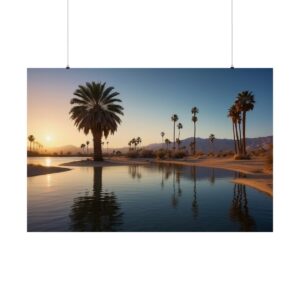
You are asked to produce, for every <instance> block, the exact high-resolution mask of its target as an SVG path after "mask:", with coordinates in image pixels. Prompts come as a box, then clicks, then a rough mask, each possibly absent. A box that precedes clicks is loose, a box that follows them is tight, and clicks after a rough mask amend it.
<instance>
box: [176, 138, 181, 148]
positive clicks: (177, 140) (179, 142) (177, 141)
mask: <svg viewBox="0 0 300 300" xmlns="http://www.w3.org/2000/svg"><path fill="white" fill-rule="evenodd" d="M176 144H177V150H179V146H180V144H181V140H180V139H179V138H177V139H176Z"/></svg>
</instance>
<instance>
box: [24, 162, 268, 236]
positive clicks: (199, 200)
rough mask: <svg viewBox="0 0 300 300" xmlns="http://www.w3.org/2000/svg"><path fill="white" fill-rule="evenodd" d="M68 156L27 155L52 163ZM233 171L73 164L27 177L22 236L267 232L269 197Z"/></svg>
mask: <svg viewBox="0 0 300 300" xmlns="http://www.w3.org/2000/svg"><path fill="white" fill-rule="evenodd" d="M73 160H76V158H74V157H72V158H63V157H62V158H50V159H49V158H48V159H47V158H30V159H28V162H29V163H40V164H43V165H53V166H55V165H59V164H60V163H62V162H66V161H73ZM236 176H239V175H238V174H237V173H235V172H231V171H226V170H220V169H211V168H200V167H189V166H172V165H165V164H162V165H156V164H153V165H148V166H114V167H105V168H91V167H73V170H71V171H68V172H63V173H56V174H49V175H42V176H36V177H29V178H28V231H272V223H273V221H272V218H273V217H272V215H273V201H272V198H271V197H269V196H267V195H265V194H263V193H260V192H258V191H256V190H254V189H252V188H249V187H245V186H244V185H239V184H233V183H232V182H231V180H232V179H233V178H234V177H236Z"/></svg>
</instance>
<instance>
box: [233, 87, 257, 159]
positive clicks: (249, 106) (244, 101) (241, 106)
mask: <svg viewBox="0 0 300 300" xmlns="http://www.w3.org/2000/svg"><path fill="white" fill-rule="evenodd" d="M254 104H255V100H254V95H253V93H252V92H249V91H243V92H241V93H239V94H238V96H237V99H236V100H235V105H236V108H237V110H238V111H239V112H241V113H242V121H243V147H242V151H243V155H246V154H247V153H246V115H247V111H250V110H253V108H254Z"/></svg>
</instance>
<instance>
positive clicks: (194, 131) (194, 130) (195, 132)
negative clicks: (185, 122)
mask: <svg viewBox="0 0 300 300" xmlns="http://www.w3.org/2000/svg"><path fill="white" fill-rule="evenodd" d="M195 154H196V122H194V155H195Z"/></svg>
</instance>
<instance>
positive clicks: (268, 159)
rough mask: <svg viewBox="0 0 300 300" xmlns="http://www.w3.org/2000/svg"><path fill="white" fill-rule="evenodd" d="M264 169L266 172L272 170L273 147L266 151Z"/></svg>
mask: <svg viewBox="0 0 300 300" xmlns="http://www.w3.org/2000/svg"><path fill="white" fill-rule="evenodd" d="M265 167H266V169H267V170H273V145H270V146H269V149H268V150H267V153H266V163H265Z"/></svg>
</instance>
